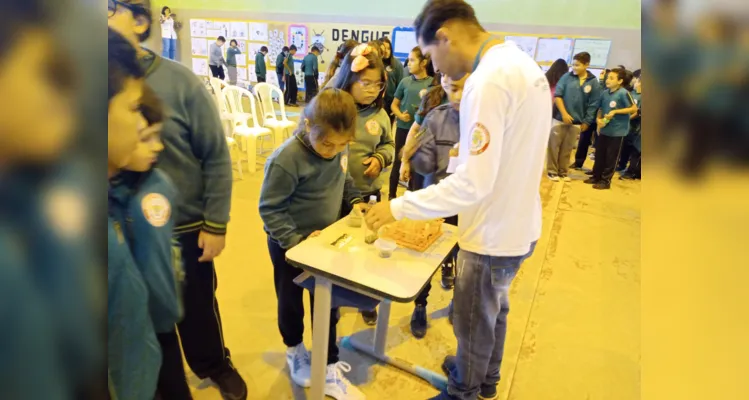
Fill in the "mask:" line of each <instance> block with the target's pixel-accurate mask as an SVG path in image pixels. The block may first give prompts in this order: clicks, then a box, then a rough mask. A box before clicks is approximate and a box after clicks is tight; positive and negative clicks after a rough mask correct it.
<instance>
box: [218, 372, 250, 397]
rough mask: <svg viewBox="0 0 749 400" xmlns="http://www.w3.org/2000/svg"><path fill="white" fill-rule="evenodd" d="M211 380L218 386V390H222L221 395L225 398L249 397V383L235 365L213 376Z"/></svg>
mask: <svg viewBox="0 0 749 400" xmlns="http://www.w3.org/2000/svg"><path fill="white" fill-rule="evenodd" d="M211 380H212V381H213V382H214V383H215V384H216V386H218V390H219V391H220V392H221V397H222V398H223V399H224V400H246V399H247V384H245V382H244V379H242V377H241V376H240V375H239V372H237V370H236V369H235V368H234V366H230V367H229V369H228V370H226V372H224V373H222V374H221V375H219V376H217V377H215V378H211Z"/></svg>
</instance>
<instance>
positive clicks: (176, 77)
mask: <svg viewBox="0 0 749 400" xmlns="http://www.w3.org/2000/svg"><path fill="white" fill-rule="evenodd" d="M146 51H148V53H149V55H148V56H146V57H144V58H143V59H142V60H141V63H142V65H143V68H144V69H145V70H146V83H147V84H148V85H149V86H151V88H153V90H154V91H155V92H156V95H157V96H159V98H160V99H161V100H162V101H163V102H164V113H165V120H164V127H163V129H162V131H161V140H162V141H163V142H164V151H163V152H162V153H161V154H160V155H159V163H158V166H159V168H160V169H161V170H162V171H164V172H166V174H167V175H168V176H169V178H171V180H172V182H173V183H174V185H175V186H176V187H177V190H178V191H179V194H180V196H179V200H178V201H177V205H176V207H175V211H174V212H175V218H176V219H175V222H176V227H175V230H174V231H175V233H182V232H189V231H195V230H200V229H202V230H204V231H207V232H210V233H217V234H221V233H225V232H226V225H227V223H228V222H229V210H230V209H231V190H232V171H231V159H230V158H229V148H228V146H227V145H226V136H225V134H224V127H223V126H222V125H221V120H220V119H219V113H218V109H217V107H216V101H215V100H214V99H213V96H212V95H211V94H210V93H208V90H206V87H205V85H204V84H203V81H201V80H200V78H198V77H197V76H196V75H195V74H194V73H193V72H192V71H191V70H190V69H188V68H187V67H185V66H183V65H182V64H180V63H178V62H175V61H172V60H166V59H163V58H162V57H160V56H158V55H156V54H154V53H153V52H152V51H150V50H146Z"/></svg>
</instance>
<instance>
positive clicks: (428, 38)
mask: <svg viewBox="0 0 749 400" xmlns="http://www.w3.org/2000/svg"><path fill="white" fill-rule="evenodd" d="M452 20H459V21H463V22H467V23H469V24H473V25H476V26H477V27H478V28H479V29H481V30H482V31H483V30H484V28H482V27H481V24H480V23H479V20H478V18H476V12H475V11H474V10H473V7H471V5H470V4H468V3H466V2H465V1H464V0H429V1H427V3H426V4H425V5H424V8H422V9H421V13H420V14H419V15H418V16H417V17H416V20H414V24H413V26H414V31H415V32H416V39H417V40H418V39H421V40H422V41H423V42H424V43H432V42H434V39H435V35H436V34H437V31H438V30H439V29H440V28H441V27H442V26H443V25H445V23H446V22H447V21H452Z"/></svg>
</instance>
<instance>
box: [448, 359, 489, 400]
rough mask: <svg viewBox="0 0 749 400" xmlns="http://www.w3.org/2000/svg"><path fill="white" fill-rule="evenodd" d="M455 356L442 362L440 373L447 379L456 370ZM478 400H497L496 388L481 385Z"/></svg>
mask: <svg viewBox="0 0 749 400" xmlns="http://www.w3.org/2000/svg"><path fill="white" fill-rule="evenodd" d="M455 360H456V358H455V356H445V360H444V361H442V372H444V373H445V375H447V376H448V377H450V373H451V372H452V371H455V369H457V365H456V364H455V363H456V361H455ZM478 398H479V399H480V400H496V399H498V398H499V393H498V392H497V387H496V386H494V385H492V386H489V385H481V391H479V397H478Z"/></svg>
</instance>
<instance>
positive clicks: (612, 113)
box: [604, 111, 616, 119]
mask: <svg viewBox="0 0 749 400" xmlns="http://www.w3.org/2000/svg"><path fill="white" fill-rule="evenodd" d="M614 115H616V114H614V112H613V111H609V113H608V114H606V115H604V117H606V119H612V118H614Z"/></svg>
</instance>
